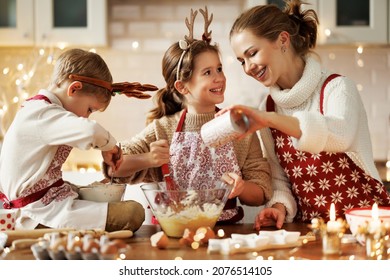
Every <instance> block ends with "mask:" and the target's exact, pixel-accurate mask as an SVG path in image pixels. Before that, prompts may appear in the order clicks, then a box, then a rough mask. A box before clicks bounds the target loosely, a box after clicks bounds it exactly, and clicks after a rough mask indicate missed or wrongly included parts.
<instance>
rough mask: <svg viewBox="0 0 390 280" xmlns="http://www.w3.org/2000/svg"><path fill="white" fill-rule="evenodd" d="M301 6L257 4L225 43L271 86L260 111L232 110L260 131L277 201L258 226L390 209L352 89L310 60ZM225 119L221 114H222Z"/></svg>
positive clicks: (309, 16) (312, 35) (313, 25)
mask: <svg viewBox="0 0 390 280" xmlns="http://www.w3.org/2000/svg"><path fill="white" fill-rule="evenodd" d="M301 5H302V2H301V1H297V0H294V1H286V6H285V9H284V10H283V11H282V10H280V9H279V8H278V7H276V6H275V5H261V6H256V7H253V8H251V9H249V10H248V11H246V12H244V13H243V14H242V15H241V16H239V17H238V18H237V19H236V21H235V23H234V24H233V27H232V29H231V32H230V41H231V45H232V48H233V50H234V53H235V54H236V57H237V59H238V61H239V62H240V63H241V64H242V67H243V70H244V72H245V73H246V74H247V75H249V76H251V77H253V78H254V79H256V80H257V81H259V82H260V83H262V84H263V85H265V86H267V87H269V88H270V94H269V97H268V99H267V100H265V102H264V103H263V104H262V105H261V107H260V110H259V111H258V110H255V109H252V108H249V107H245V106H232V107H230V108H226V110H230V109H235V110H241V111H243V112H244V113H245V114H246V115H247V116H248V117H249V118H250V123H251V127H250V128H249V133H251V132H254V131H256V130H260V133H261V139H262V140H263V143H264V147H265V152H266V153H267V158H268V159H269V161H270V164H271V170H272V184H273V187H274V196H273V198H272V199H271V200H270V201H269V202H268V203H267V206H268V207H267V208H265V209H264V210H262V211H261V212H260V213H259V215H258V217H257V219H256V223H255V227H256V228H257V229H260V227H261V226H268V225H272V224H275V223H276V226H277V227H279V228H280V227H281V226H282V225H283V223H284V222H291V221H293V219H295V220H298V221H304V222H310V221H311V220H312V219H313V218H315V217H321V218H323V219H325V220H328V219H329V210H330V206H331V203H334V204H335V208H336V212H337V213H336V214H337V217H342V218H344V213H345V211H346V210H348V209H349V208H353V207H371V206H372V205H373V204H374V202H377V203H378V204H379V205H390V197H389V195H388V193H387V192H386V189H385V188H384V186H383V184H382V183H381V181H380V178H379V174H378V171H377V170H376V168H375V165H374V160H373V157H372V147H371V139H370V134H369V129H368V123H367V117H366V111H365V109H364V106H363V103H362V101H361V99H360V94H359V92H358V91H357V88H356V85H355V84H354V83H353V82H352V81H351V80H350V79H348V78H347V77H343V76H338V75H332V74H333V73H331V72H329V71H327V70H325V69H322V67H321V65H320V63H319V62H318V61H317V60H315V58H313V57H312V56H310V52H311V51H312V49H314V48H315V45H316V38H317V24H318V20H317V15H316V13H315V12H314V11H313V10H306V11H301V10H300V8H301ZM222 113H224V110H223V111H221V112H220V114H222Z"/></svg>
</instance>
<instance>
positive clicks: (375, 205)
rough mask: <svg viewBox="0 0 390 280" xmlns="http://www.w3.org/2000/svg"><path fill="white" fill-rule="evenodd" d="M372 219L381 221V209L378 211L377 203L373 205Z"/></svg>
mask: <svg viewBox="0 0 390 280" xmlns="http://www.w3.org/2000/svg"><path fill="white" fill-rule="evenodd" d="M371 217H372V219H373V220H378V219H379V209H378V204H377V203H376V202H375V203H374V205H372V210H371Z"/></svg>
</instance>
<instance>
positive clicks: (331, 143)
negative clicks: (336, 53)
mask: <svg viewBox="0 0 390 280" xmlns="http://www.w3.org/2000/svg"><path fill="white" fill-rule="evenodd" d="M330 74H331V73H329V72H328V71H326V70H322V69H321V65H320V64H319V63H318V62H317V61H316V60H315V59H314V58H310V57H308V58H307V59H306V66H305V69H304V72H303V75H302V77H301V79H300V80H299V81H298V82H297V83H296V84H295V85H294V87H293V88H291V89H285V90H281V89H280V88H278V87H271V88H270V95H271V96H272V99H273V100H274V102H275V112H277V113H279V114H283V115H290V116H294V117H296V118H297V119H298V120H299V126H300V129H301V131H302V136H301V138H300V139H296V138H293V137H292V140H293V145H294V148H296V149H298V150H302V151H306V152H310V153H314V154H315V153H319V152H321V151H325V152H345V153H347V155H348V156H349V157H350V158H351V159H352V160H353V161H354V162H355V163H356V164H357V165H358V166H359V167H360V168H362V169H363V170H364V171H365V172H366V173H367V174H369V175H371V176H372V177H374V178H376V179H377V180H379V181H380V177H379V174H378V171H377V169H376V167H375V164H374V160H373V156H372V146H371V139H370V133H369V128H368V122H367V116H366V111H365V109H364V105H363V103H362V101H361V98H360V95H359V92H358V90H357V88H356V86H355V84H354V83H353V82H352V81H351V80H350V79H348V78H347V77H338V78H335V79H333V80H332V81H330V82H329V83H328V84H327V86H326V88H325V91H324V100H323V112H324V113H323V114H321V113H320V91H321V87H322V85H323V83H324V81H325V79H326V78H327V77H328V76H329V75H330ZM259 109H260V110H266V102H265V100H264V102H263V103H262V104H261V105H260V108H259ZM260 135H261V139H262V145H263V146H264V147H263V148H264V153H265V157H266V158H267V159H268V161H269V163H270V166H271V174H272V186H273V189H274V196H273V197H272V199H271V200H270V201H269V202H268V203H267V205H266V206H268V207H269V206H272V205H273V204H275V203H276V202H281V203H283V204H284V205H285V207H286V209H287V217H286V222H291V221H292V219H293V218H294V216H295V215H296V212H297V205H296V202H295V199H294V197H293V195H292V192H291V183H290V182H289V180H288V178H287V175H286V173H285V171H284V170H283V169H282V167H281V166H280V164H279V161H278V159H277V157H276V154H275V150H274V140H273V138H272V135H271V131H270V129H269V128H265V129H262V130H260Z"/></svg>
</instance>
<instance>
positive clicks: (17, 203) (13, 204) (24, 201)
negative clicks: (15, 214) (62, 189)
mask: <svg viewBox="0 0 390 280" xmlns="http://www.w3.org/2000/svg"><path fill="white" fill-rule="evenodd" d="M63 184H64V181H63V180H62V179H60V180H58V181H56V182H55V183H53V184H51V185H50V186H48V187H46V188H44V189H41V190H39V191H37V192H35V193H32V194H29V195H27V196H25V197H20V198H18V199H14V200H11V201H10V200H8V198H7V197H6V196H5V194H3V193H2V192H0V200H1V201H3V207H4V209H12V208H22V207H24V206H26V205H28V204H30V203H33V202H35V201H38V200H40V199H41V198H42V197H43V196H44V195H45V194H46V193H47V192H48V190H49V189H50V188H54V187H59V186H61V185H63Z"/></svg>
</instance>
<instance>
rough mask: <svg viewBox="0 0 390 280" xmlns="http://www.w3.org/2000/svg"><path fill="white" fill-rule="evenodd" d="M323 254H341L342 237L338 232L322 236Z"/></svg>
mask: <svg viewBox="0 0 390 280" xmlns="http://www.w3.org/2000/svg"><path fill="white" fill-rule="evenodd" d="M322 252H323V253H324V254H325V255H334V254H341V236H340V234H339V233H338V232H326V233H324V234H322Z"/></svg>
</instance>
